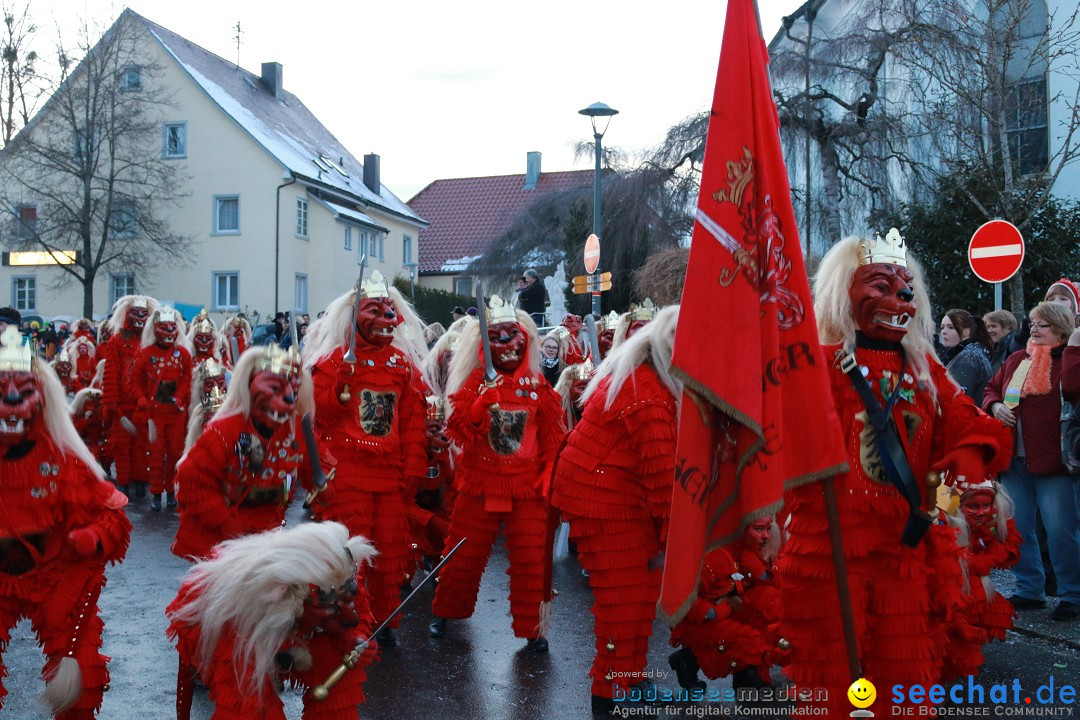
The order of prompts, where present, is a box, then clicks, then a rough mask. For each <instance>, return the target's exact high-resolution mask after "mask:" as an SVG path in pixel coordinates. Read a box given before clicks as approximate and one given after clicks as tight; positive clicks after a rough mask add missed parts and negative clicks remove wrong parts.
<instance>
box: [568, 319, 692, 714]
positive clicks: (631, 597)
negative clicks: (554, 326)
mask: <svg viewBox="0 0 1080 720" xmlns="http://www.w3.org/2000/svg"><path fill="white" fill-rule="evenodd" d="M678 312H679V311H678V307H677V306H673V307H670V308H667V309H666V310H665V311H664V313H663V315H662V320H663V321H662V322H657V323H656V324H655V325H654V326H652V327H651V328H650V332H648V333H643V334H641V335H640V336H639V338H638V339H637V341H636V342H634V343H633V344H626V345H624V346H622V347H621V348H620V349H619V350H618V351H616V352H615V353H613V354H612V355H611V356H610V357H609V358H608V359H607V360H606V361H605V364H604V365H602V366H601V368H600V372H602V373H604V374H603V375H600V376H598V377H596V378H594V379H593V380H592V382H591V383H590V385H589V387H590V388H592V391H591V393H590V392H589V391H586V396H585V411H584V413H583V414H582V417H581V421H580V422H579V423H578V424H577V425H576V426H575V427H574V429H573V431H571V433H570V435H569V436H568V437H567V440H566V444H565V447H564V449H563V450H562V452H561V453H560V455H559V459H558V462H557V464H556V466H555V473H554V478H553V480H552V488H551V503H552V505H554V506H555V507H557V508H559V510H560V511H561V512H562V516H563V519H564V520H567V521H568V522H569V523H570V538H571V539H572V540H574V541H575V542H576V543H577V549H578V560H579V561H580V562H581V565H582V567H583V568H585V570H587V571H588V573H589V585H590V586H591V587H592V590H593V596H594V603H593V608H592V613H593V615H594V616H595V624H594V631H595V635H596V658H595V660H594V661H593V665H592V670H591V671H590V674H591V675H592V696H593V708H594V709H595V710H610V708H611V705H612V702H611V698H612V696H613V694H614V689H615V688H616V687H621V688H622V689H623V690H624V691H625V690H626V689H627V688H629V687H631V686H638V685H641V684H642V682H643V681H644V680H645V676H644V671H645V665H646V654H647V653H648V650H649V637H650V636H651V635H652V621H653V618H655V616H656V602H657V600H658V599H659V597H660V575H661V571H660V563H659V562H658V558H659V555H660V553H661V552H662V551H663V548H664V542H665V539H666V537H667V519H668V514H669V513H670V509H671V485H672V482H673V480H674V476H675V430H676V426H677V408H678V401H677V400H676V398H677V397H678V392H679V389H680V388H679V386H678V383H677V381H675V380H673V379H671V376H670V374H669V368H670V365H671V346H672V343H673V341H674V337H675V323H676V322H677V320H678Z"/></svg>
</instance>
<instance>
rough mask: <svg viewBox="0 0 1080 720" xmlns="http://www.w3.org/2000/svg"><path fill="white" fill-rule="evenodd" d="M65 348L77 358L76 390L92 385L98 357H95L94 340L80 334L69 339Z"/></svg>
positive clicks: (70, 354) (73, 382)
mask: <svg viewBox="0 0 1080 720" xmlns="http://www.w3.org/2000/svg"><path fill="white" fill-rule="evenodd" d="M65 349H66V350H67V354H68V355H69V356H70V357H74V358H75V377H74V380H73V381H72V387H73V388H74V389H75V392H79V391H80V390H82V389H83V388H88V387H90V385H91V384H92V383H93V382H94V375H95V373H96V372H97V359H96V358H95V357H94V356H95V355H96V354H97V352H96V348H95V347H94V341H93V340H91V339H89V338H87V337H85V336H79V337H76V338H73V339H72V340H71V341H69V342H68V344H67V346H66V347H65Z"/></svg>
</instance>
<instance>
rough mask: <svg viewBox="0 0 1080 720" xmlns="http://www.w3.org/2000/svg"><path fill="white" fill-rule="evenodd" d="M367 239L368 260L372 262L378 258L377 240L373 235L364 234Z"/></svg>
mask: <svg viewBox="0 0 1080 720" xmlns="http://www.w3.org/2000/svg"><path fill="white" fill-rule="evenodd" d="M364 235H366V236H367V238H368V245H367V249H368V253H367V256H368V260H374V259H375V258H377V257H378V256H379V238H378V236H377V235H376V234H375V233H364Z"/></svg>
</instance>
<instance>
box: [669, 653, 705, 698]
mask: <svg viewBox="0 0 1080 720" xmlns="http://www.w3.org/2000/svg"><path fill="white" fill-rule="evenodd" d="M667 662H668V665H670V666H671V669H672V670H674V671H675V677H676V678H677V679H678V680H679V685H681V686H682V687H683V688H684V689H686V690H690V691H694V690H704V689H705V683H704V682H703V681H702V680H699V679H698V670H700V669H701V668H700V667H699V666H698V662H697V658H695V657H694V653H693V652H691V650H690V648H688V647H684V648H680V649H678V650H676V651H675V652H673V653H671V654H670V655H668V659H667Z"/></svg>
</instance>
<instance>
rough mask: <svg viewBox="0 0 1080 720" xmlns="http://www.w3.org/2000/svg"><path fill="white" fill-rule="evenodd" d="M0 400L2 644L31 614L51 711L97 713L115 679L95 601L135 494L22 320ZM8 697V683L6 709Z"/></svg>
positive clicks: (73, 719) (4, 361)
mask: <svg viewBox="0 0 1080 720" xmlns="http://www.w3.org/2000/svg"><path fill="white" fill-rule="evenodd" d="M0 407H2V408H3V410H2V412H3V416H2V417H0V508H3V512H2V513H0V537H2V542H0V564H2V568H0V570H2V573H3V578H4V579H3V582H2V583H0V651H2V650H4V649H6V648H7V644H8V640H9V639H10V637H11V630H12V628H14V627H15V625H16V623H18V622H19V620H21V619H23V618H29V619H30V622H31V625H32V627H33V630H34V633H35V635H36V636H37V639H38V643H39V645H41V646H42V648H43V649H44V652H45V657H46V661H45V668H44V670H43V672H42V675H43V676H44V677H45V678H46V685H45V700H46V701H47V702H48V704H49V706H50V708H51V710H52V714H53V715H55V716H56V717H57V718H59V719H60V720H91V719H92V718H93V717H94V715H95V713H96V711H97V709H98V708H99V707H100V706H101V698H102V692H104V690H105V688H106V687H107V686H108V683H109V672H108V669H107V668H106V662H107V661H108V658H106V657H105V656H104V655H102V654H101V653H99V652H98V650H99V648H100V647H101V636H102V630H103V628H104V625H103V623H102V620H101V617H100V615H99V613H98V605H97V603H98V597H99V595H100V594H101V588H102V587H103V586H104V585H105V567H106V565H107V564H109V563H117V562H120V561H121V560H122V559H123V558H124V553H125V552H126V551H127V546H128V538H129V535H130V533H131V523H129V522H128V520H127V516H126V515H125V514H124V511H123V507H124V505H125V504H126V502H127V500H126V498H125V497H124V496H123V495H122V494H121V493H119V492H118V491H117V490H116V489H115V488H114V487H113V486H112V485H111V484H109V483H107V482H105V481H104V475H103V473H102V471H101V468H100V467H99V466H98V464H97V462H96V461H95V460H94V458H93V456H92V455H91V454H90V451H89V450H87V448H86V446H85V445H84V444H83V443H82V441H81V440H79V437H78V435H77V434H76V432H75V428H74V427H73V426H72V424H71V419H70V418H69V417H68V413H67V401H66V400H65V398H64V392H63V389H62V388H61V386H60V381H59V380H58V379H57V378H56V375H55V373H53V371H52V368H50V367H48V365H47V364H45V363H44V362H40V361H39V360H37V359H36V358H35V357H34V356H33V353H32V351H31V350H30V348H28V347H26V346H24V345H23V344H22V338H21V337H20V335H19V331H18V329H17V328H16V327H14V326H8V327H7V328H5V330H4V332H3V334H2V335H0ZM5 675H7V668H6V667H4V666H3V664H2V663H0V678H3V677H4V676H5ZM6 694H7V691H6V690H4V689H3V687H2V686H0V706H2V704H3V700H2V699H3V696H4V695H6Z"/></svg>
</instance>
